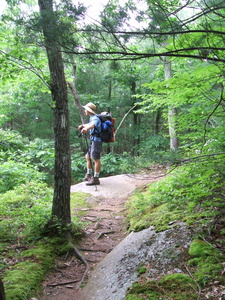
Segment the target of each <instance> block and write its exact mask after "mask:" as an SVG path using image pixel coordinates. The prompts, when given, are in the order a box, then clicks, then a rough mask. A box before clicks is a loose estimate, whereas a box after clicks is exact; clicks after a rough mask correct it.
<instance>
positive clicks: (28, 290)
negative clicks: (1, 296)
mask: <svg viewBox="0 0 225 300" xmlns="http://www.w3.org/2000/svg"><path fill="white" fill-rule="evenodd" d="M43 279H44V270H43V268H42V266H41V265H40V264H38V263H33V262H31V261H26V262H20V263H18V264H17V265H16V266H14V267H13V268H12V269H11V270H7V271H6V274H5V276H4V282H5V293H6V299H7V300H25V299H29V297H30V296H32V294H33V293H34V292H35V291H37V290H39V289H40V285H41V281H42V280H43Z"/></svg>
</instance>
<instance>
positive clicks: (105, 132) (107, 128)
mask: <svg viewBox="0 0 225 300" xmlns="http://www.w3.org/2000/svg"><path fill="white" fill-rule="evenodd" d="M96 116H97V117H98V118H99V119H100V121H101V127H102V128H101V132H99V131H98V130H97V128H95V131H96V132H97V135H98V137H100V138H101V140H102V142H103V143H110V142H114V120H115V119H113V118H112V116H111V115H110V113H108V112H102V113H101V114H99V115H96Z"/></svg>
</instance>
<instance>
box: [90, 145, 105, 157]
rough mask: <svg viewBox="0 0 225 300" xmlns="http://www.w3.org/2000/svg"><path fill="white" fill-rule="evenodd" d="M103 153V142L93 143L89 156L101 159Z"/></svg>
mask: <svg viewBox="0 0 225 300" xmlns="http://www.w3.org/2000/svg"><path fill="white" fill-rule="evenodd" d="M101 152H102V142H100V141H91V143H90V147H89V150H88V154H89V155H90V157H91V159H100V155H101Z"/></svg>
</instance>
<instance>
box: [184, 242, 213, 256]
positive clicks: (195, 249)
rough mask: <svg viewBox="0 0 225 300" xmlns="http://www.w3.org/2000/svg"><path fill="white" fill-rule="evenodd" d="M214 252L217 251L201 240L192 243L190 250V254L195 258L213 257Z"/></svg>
mask: <svg viewBox="0 0 225 300" xmlns="http://www.w3.org/2000/svg"><path fill="white" fill-rule="evenodd" d="M213 252H215V249H214V248H213V247H212V246H211V245H210V244H208V243H206V242H204V241H202V240H199V239H196V240H194V241H192V243H191V245H190V249H189V254H190V255H191V256H195V257H205V256H209V255H213Z"/></svg>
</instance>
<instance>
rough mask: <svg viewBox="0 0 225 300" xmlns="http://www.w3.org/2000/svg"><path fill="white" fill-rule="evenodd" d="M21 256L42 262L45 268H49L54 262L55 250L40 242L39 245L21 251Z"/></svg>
mask: <svg viewBox="0 0 225 300" xmlns="http://www.w3.org/2000/svg"><path fill="white" fill-rule="evenodd" d="M20 257H22V258H25V259H26V258H30V259H31V260H32V261H35V262H37V263H40V264H41V266H42V268H43V269H44V270H48V269H50V268H51V267H52V266H53V264H54V257H55V251H53V250H52V248H51V247H46V245H44V244H43V243H39V244H38V246H37V247H34V248H30V249H29V250H25V251H23V252H21V254H20Z"/></svg>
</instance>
